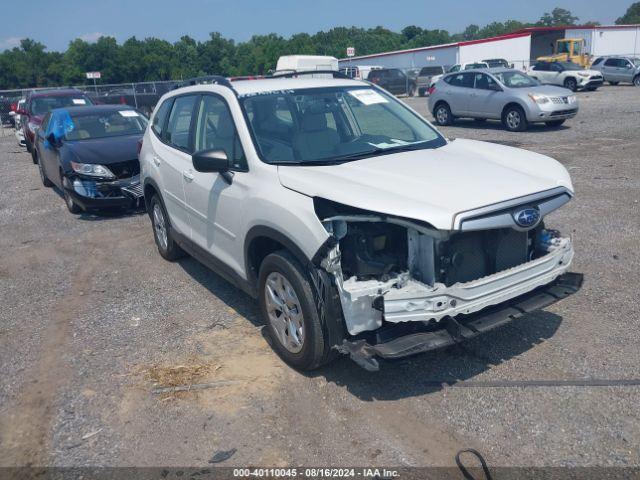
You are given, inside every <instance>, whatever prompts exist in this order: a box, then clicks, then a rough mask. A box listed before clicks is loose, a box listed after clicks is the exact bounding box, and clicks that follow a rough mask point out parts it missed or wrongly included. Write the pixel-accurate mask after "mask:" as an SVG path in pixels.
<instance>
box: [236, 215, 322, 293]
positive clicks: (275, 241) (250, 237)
mask: <svg viewBox="0 0 640 480" xmlns="http://www.w3.org/2000/svg"><path fill="white" fill-rule="evenodd" d="M278 250H287V251H288V252H290V253H291V254H292V255H293V256H294V257H295V259H296V260H298V261H299V262H300V264H301V265H302V266H303V267H304V268H306V267H307V266H308V265H309V264H311V259H310V258H308V257H307V255H306V254H305V253H304V251H303V250H302V249H301V248H300V247H299V246H298V245H297V244H296V242H295V241H294V240H292V239H291V238H290V237H289V236H288V235H286V234H285V233H282V232H281V231H279V230H276V229H275V228H272V227H268V226H266V225H255V226H253V227H251V228H250V229H249V231H248V232H247V235H246V236H245V241H244V263H245V271H246V275H247V280H248V281H249V283H250V284H251V285H253V286H254V287H256V288H257V286H258V274H259V272H260V264H261V263H262V260H264V258H265V257H266V256H267V255H269V254H270V253H273V252H275V251H278Z"/></svg>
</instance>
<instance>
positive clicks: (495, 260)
mask: <svg viewBox="0 0 640 480" xmlns="http://www.w3.org/2000/svg"><path fill="white" fill-rule="evenodd" d="M569 199H570V195H569V193H568V192H565V191H555V192H551V193H550V194H548V195H545V196H542V198H536V199H535V202H531V203H528V204H527V207H528V210H527V211H529V210H530V211H531V214H532V216H533V217H534V218H533V220H534V221H535V222H534V221H533V220H532V219H528V220H530V221H529V223H531V225H528V226H526V227H523V226H521V225H519V224H518V219H517V218H516V217H515V215H516V214H517V213H518V212H521V211H523V210H522V208H523V206H522V204H519V205H515V206H514V205H512V204H511V203H508V204H505V205H498V206H496V207H495V208H494V209H490V210H489V211H487V210H479V211H477V212H471V213H470V214H469V213H467V214H464V215H462V216H461V218H456V220H455V221H454V223H453V224H452V229H451V230H447V231H443V230H436V229H434V228H433V227H431V226H430V225H428V224H426V223H424V222H419V221H413V220H408V219H404V218H399V217H393V216H389V215H381V214H376V213H372V212H366V211H361V210H358V209H354V208H351V207H348V206H345V205H341V204H336V203H334V202H330V201H327V200H323V199H316V200H315V206H316V213H317V215H318V217H319V218H320V220H321V221H322V223H323V225H324V227H325V229H326V230H327V232H328V233H329V234H330V235H331V241H330V242H329V243H328V244H327V247H326V248H325V251H324V252H323V256H322V258H321V259H319V264H320V266H321V268H322V269H323V270H324V271H325V272H327V273H328V274H329V275H330V276H332V277H333V280H334V283H335V285H336V289H337V292H338V294H339V301H340V305H341V307H342V313H343V317H344V323H345V326H346V329H347V331H348V333H349V337H350V338H349V339H347V340H344V341H343V343H342V344H341V345H338V346H337V347H336V348H338V350H339V351H341V352H342V353H347V354H349V355H351V357H352V358H353V359H354V360H356V361H357V362H358V363H359V364H360V365H361V366H363V367H365V368H367V369H368V370H377V368H378V364H377V361H376V360H375V358H374V357H376V356H377V357H382V358H399V357H403V356H407V355H412V354H415V353H418V352H424V351H427V350H433V349H436V348H441V347H445V346H447V345H451V344H452V343H456V342H459V341H462V340H464V339H468V338H471V337H473V336H476V335H478V334H480V333H482V332H484V331H487V330H489V329H491V328H494V327H496V326H499V325H502V324H504V323H506V322H508V321H510V320H512V319H514V318H517V317H518V316H520V315H523V314H524V313H527V312H529V311H532V310H536V309H539V308H543V307H545V306H548V305H550V304H551V303H554V302H555V301H557V300H558V299H560V298H564V297H565V296H567V295H569V294H570V293H574V292H575V291H577V289H578V288H579V287H580V284H581V281H582V278H581V276H579V275H578V276H576V275H575V274H566V271H567V269H568V268H569V265H570V263H571V261H572V258H573V254H574V252H573V246H572V243H571V240H570V239H569V238H566V237H563V236H562V235H561V234H560V233H559V232H557V231H554V230H549V229H546V228H545V226H544V223H543V222H542V216H543V215H546V214H547V213H549V211H551V210H553V209H555V208H558V207H559V206H561V205H562V204H564V203H566V201H568V200H569ZM527 200H532V199H527Z"/></svg>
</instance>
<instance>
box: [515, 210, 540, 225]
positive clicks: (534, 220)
mask: <svg viewBox="0 0 640 480" xmlns="http://www.w3.org/2000/svg"><path fill="white" fill-rule="evenodd" d="M513 220H514V221H515V222H516V224H517V225H518V226H519V227H522V228H533V227H535V226H536V225H537V224H538V222H539V221H540V211H539V210H538V209H537V208H532V207H529V208H523V209H522V210H516V211H515V212H513Z"/></svg>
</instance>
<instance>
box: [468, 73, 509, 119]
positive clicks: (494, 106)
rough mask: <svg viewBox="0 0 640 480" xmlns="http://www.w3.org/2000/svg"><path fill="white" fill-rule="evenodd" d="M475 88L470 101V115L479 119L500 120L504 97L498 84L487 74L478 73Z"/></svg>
mask: <svg viewBox="0 0 640 480" xmlns="http://www.w3.org/2000/svg"><path fill="white" fill-rule="evenodd" d="M474 76H475V86H474V89H473V92H472V93H471V95H470V99H469V113H470V114H471V115H473V116H474V117H477V118H500V113H501V106H502V103H501V102H500V101H499V97H500V96H501V95H503V93H502V92H501V91H498V90H496V89H495V88H496V87H497V88H499V85H498V83H497V82H496V81H495V80H494V79H493V78H492V77H490V76H489V75H487V74H485V73H476V74H475V75H474Z"/></svg>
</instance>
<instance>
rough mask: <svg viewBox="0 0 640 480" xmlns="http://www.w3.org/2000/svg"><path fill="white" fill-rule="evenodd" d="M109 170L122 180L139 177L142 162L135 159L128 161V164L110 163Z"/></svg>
mask: <svg viewBox="0 0 640 480" xmlns="http://www.w3.org/2000/svg"><path fill="white" fill-rule="evenodd" d="M107 168H108V169H109V170H111V171H112V172H113V174H114V175H115V176H116V178H117V179H118V180H120V179H123V178H131V177H133V176H135V175H138V174H139V173H140V162H139V161H138V160H137V159H135V160H127V161H126V162H118V163H110V164H109V165H107Z"/></svg>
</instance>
